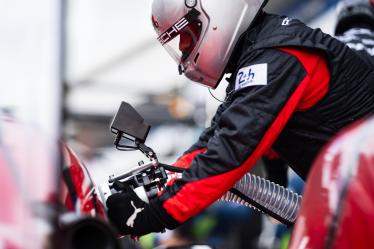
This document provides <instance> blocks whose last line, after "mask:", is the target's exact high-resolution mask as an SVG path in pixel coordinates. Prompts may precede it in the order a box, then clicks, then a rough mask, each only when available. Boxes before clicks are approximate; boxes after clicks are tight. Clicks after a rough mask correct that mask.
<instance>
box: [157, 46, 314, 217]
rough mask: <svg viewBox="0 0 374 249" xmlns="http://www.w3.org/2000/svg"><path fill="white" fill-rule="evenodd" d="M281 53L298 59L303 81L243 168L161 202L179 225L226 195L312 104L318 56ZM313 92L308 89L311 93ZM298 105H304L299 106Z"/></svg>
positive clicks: (190, 186) (190, 185)
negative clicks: (291, 121) (296, 114)
mask: <svg viewBox="0 0 374 249" xmlns="http://www.w3.org/2000/svg"><path fill="white" fill-rule="evenodd" d="M282 50H284V51H287V52H288V53H291V54H294V55H295V56H296V57H297V58H298V59H299V60H300V62H301V63H302V64H303V65H304V68H305V70H306V71H307V74H306V76H305V78H304V79H303V81H302V82H301V83H300V85H299V86H298V88H297V89H296V90H295V92H294V93H293V95H292V96H291V97H290V98H289V100H288V102H287V103H286V105H285V106H284V107H283V109H282V111H281V112H280V113H279V115H278V116H277V117H276V118H275V120H274V122H273V123H272V125H271V126H270V128H269V129H268V130H267V132H266V133H265V135H264V136H263V138H262V140H261V141H260V142H259V144H258V145H257V147H256V149H255V150H254V151H253V153H252V154H251V155H250V157H249V158H248V159H247V160H246V161H245V162H244V164H243V165H241V166H240V167H238V168H236V169H235V170H232V171H230V172H227V173H224V174H220V175H216V176H212V177H209V178H205V179H201V180H198V181H195V182H190V183H187V184H186V185H184V186H183V187H182V188H181V189H180V190H179V191H178V192H177V193H176V194H175V195H174V196H173V197H172V198H170V199H168V200H167V201H165V202H164V204H163V208H164V209H165V210H166V211H167V212H168V213H169V214H170V215H171V216H172V217H173V218H174V219H175V220H177V221H178V222H181V223H183V222H185V221H187V220H188V219H189V218H191V217H192V216H194V215H196V214H198V213H199V212H200V211H201V210H203V209H204V208H206V207H208V206H209V205H210V204H212V203H213V202H214V201H216V200H217V199H219V198H220V197H221V196H222V195H223V194H225V193H226V192H227V191H228V190H229V189H230V188H231V187H232V186H233V185H234V184H235V183H236V182H237V181H238V180H239V179H240V178H241V177H242V176H243V175H244V174H245V173H247V172H248V171H249V170H250V169H251V168H252V167H253V165H254V164H255V163H256V162H257V160H258V159H259V158H260V157H261V156H262V155H263V154H264V153H266V152H267V151H269V149H270V148H271V146H272V144H273V143H274V141H275V140H276V138H277V137H278V135H279V134H280V133H281V131H282V130H283V128H284V126H285V125H286V123H287V121H288V120H289V118H290V117H291V115H292V114H293V113H294V112H295V111H296V110H298V109H300V106H301V107H303V108H305V107H308V106H309V105H310V104H311V103H312V101H310V102H309V101H306V100H305V99H306V97H305V96H309V95H308V93H307V89H308V87H309V84H310V82H311V79H312V78H313V75H314V73H315V71H316V68H315V67H316V66H317V65H318V62H319V61H320V56H318V55H316V54H313V53H310V52H306V51H304V50H298V49H282ZM312 90H313V89H310V91H311V92H312ZM303 101H305V102H303ZM301 103H303V104H302V105H300V104H301Z"/></svg>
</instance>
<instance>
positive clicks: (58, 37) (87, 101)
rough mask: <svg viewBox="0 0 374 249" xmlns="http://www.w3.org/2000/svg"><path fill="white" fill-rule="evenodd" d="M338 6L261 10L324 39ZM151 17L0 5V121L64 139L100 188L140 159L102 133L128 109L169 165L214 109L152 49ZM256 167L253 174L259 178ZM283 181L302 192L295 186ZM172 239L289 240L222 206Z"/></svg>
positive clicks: (62, 5) (76, 5)
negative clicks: (304, 26) (137, 115)
mask: <svg viewBox="0 0 374 249" xmlns="http://www.w3.org/2000/svg"><path fill="white" fill-rule="evenodd" d="M336 2H337V1H336V0H313V1H302V0H283V1H270V3H269V4H268V6H267V11H268V12H275V13H280V14H287V15H289V16H291V17H295V18H299V19H301V20H303V21H305V22H306V23H308V24H309V25H311V26H312V27H320V28H322V29H323V30H324V31H325V32H327V33H332V30H333V28H334V24H335V8H334V7H335V4H336ZM149 13H150V1H149V0H136V1H135V0H133V1H131V0H105V1H104V0H74V1H69V0H34V1H25V0H12V1H10V0H0V34H1V40H0V54H1V56H0V85H1V90H0V113H1V116H0V117H1V118H2V119H4V118H11V119H15V120H20V121H22V122H26V123H27V124H29V125H31V126H33V127H35V128H36V129H38V130H40V131H42V132H43V134H45V135H46V136H48V137H50V138H51V139H59V138H62V139H63V140H64V141H65V142H66V143H67V144H68V145H69V146H71V147H72V148H73V149H74V150H75V151H76V153H77V154H78V155H79V156H80V158H81V160H82V161H83V162H84V163H85V164H86V166H87V167H88V169H89V171H90V173H91V175H92V177H93V180H94V181H95V182H96V183H100V182H104V181H106V180H107V179H108V176H109V175H111V174H119V173H121V172H123V171H125V170H127V169H129V168H132V167H135V166H136V165H137V162H138V161H139V160H142V159H144V158H143V156H142V155H141V154H140V153H138V152H134V153H132V152H127V153H123V152H119V151H116V150H115V148H114V146H113V140H114V137H113V136H112V134H111V133H110V130H109V125H110V122H111V119H112V117H113V115H114V114H115V112H116V111H117V109H118V107H119V105H120V103H121V101H126V102H128V103H130V104H132V105H133V106H134V107H135V108H136V109H137V110H138V112H139V113H140V114H141V115H142V116H143V117H144V118H145V120H146V122H147V123H148V124H151V125H152V129H151V133H150V135H149V136H148V141H147V145H148V146H150V147H152V148H153V149H154V150H155V151H156V152H157V153H158V155H159V158H160V160H161V161H162V162H164V163H173V162H174V161H175V160H176V159H177V158H178V157H179V156H180V155H181V154H182V153H183V151H184V150H185V149H187V148H188V147H189V146H190V145H191V144H192V143H193V142H194V141H195V140H196V139H197V137H198V135H199V134H200V132H201V131H202V129H203V128H204V127H206V125H208V124H209V121H210V118H211V117H212V115H213V114H214V112H215V110H216V108H217V106H218V105H219V104H220V103H219V102H218V101H217V100H215V99H214V98H213V97H212V96H211V95H210V94H209V92H208V90H207V89H206V88H204V87H201V86H199V85H196V84H194V83H191V82H189V81H188V80H187V79H186V78H184V77H183V76H179V75H178V71H177V65H176V64H175V63H174V61H173V60H172V59H171V58H170V57H169V55H168V54H167V53H166V51H164V49H163V48H162V47H161V46H160V44H159V43H158V42H157V40H156V36H155V34H154V32H153V29H152V26H151V23H150V14H149ZM225 87H226V83H225V82H222V83H221V84H220V87H219V88H218V89H216V90H215V91H213V94H214V95H215V96H216V97H217V98H218V99H223V98H224V89H225ZM28 142H29V143H30V142H32V141H28ZM56 163H57V162H56ZM259 164H260V165H259V167H258V168H257V169H256V170H257V173H258V174H261V175H263V174H264V172H263V169H262V168H261V163H259ZM289 176H290V179H292V180H290V181H289V183H292V184H293V183H294V186H293V187H294V189H295V190H298V191H301V188H302V187H301V186H300V182H299V180H298V179H296V178H295V177H294V176H293V174H292V172H290V173H289ZM234 214H235V215H234ZM177 233H178V234H177V235H178V236H179V237H183V238H187V239H191V240H199V241H203V242H205V243H209V244H211V245H214V246H216V248H229V249H230V248H236V249H239V248H287V241H288V234H289V233H288V232H287V229H286V228H285V227H283V226H281V225H276V224H274V222H272V221H271V220H269V219H268V218H266V217H262V216H261V214H259V213H257V212H256V211H252V210H249V209H247V208H243V207H239V206H236V205H223V204H216V205H213V206H212V207H211V208H210V209H208V210H207V211H206V212H205V213H204V214H203V215H200V216H199V217H197V218H196V219H195V220H193V221H191V222H190V223H189V224H187V225H186V226H185V227H183V228H182V229H181V230H180V231H177ZM173 236H176V234H175V233H174V234H173V233H172V232H167V233H165V234H162V235H151V236H148V237H145V238H143V239H142V241H141V244H142V247H143V248H153V247H155V246H157V245H158V244H160V243H163V242H164V241H168V240H170V238H172V237H173ZM178 236H177V237H178ZM0 248H1V246H0Z"/></svg>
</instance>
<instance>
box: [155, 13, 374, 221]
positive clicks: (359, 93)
mask: <svg viewBox="0 0 374 249" xmlns="http://www.w3.org/2000/svg"><path fill="white" fill-rule="evenodd" d="M357 32H358V33H357V34H356V35H368V36H370V37H371V39H373V40H374V34H373V33H371V32H370V31H368V30H367V31H362V30H361V31H357ZM342 37H345V38H342V39H347V40H349V39H350V41H351V42H353V38H354V37H356V38H357V36H355V35H351V36H350V38H349V37H347V35H343V36H342ZM352 37H353V38H352ZM353 43H354V42H353ZM353 43H352V44H353ZM356 44H357V43H356ZM351 46H353V47H354V46H355V44H353V45H351ZM356 49H358V48H357V47H356ZM358 50H360V49H358ZM373 61H374V59H373V58H371V57H370V56H369V55H368V53H367V51H365V53H362V48H361V52H357V51H355V50H354V49H350V48H349V47H348V46H347V45H345V44H344V43H343V42H340V41H339V40H338V39H335V38H333V37H331V36H329V35H327V34H324V33H323V32H322V31H321V30H319V29H315V30H314V29H311V28H309V27H307V26H305V25H304V24H303V23H301V22H300V21H298V20H294V19H290V18H288V17H285V16H277V15H270V14H265V13H264V14H263V15H262V16H260V17H259V18H258V19H257V21H256V23H255V25H253V26H252V27H251V28H250V29H249V30H248V31H247V32H246V33H245V34H244V35H243V37H242V38H241V41H240V43H239V45H238V46H237V48H236V50H235V52H234V55H233V57H232V59H231V61H230V65H231V68H233V70H232V75H231V77H230V78H229V79H228V81H229V85H228V88H227V90H226V92H227V98H226V101H225V102H224V103H223V104H221V106H220V107H219V108H218V110H217V113H216V114H215V116H214V118H213V120H212V123H211V126H210V127H208V128H207V129H205V131H204V132H203V133H202V134H201V136H200V138H199V140H198V141H197V142H196V143H195V144H194V145H192V146H191V148H190V149H189V150H188V151H187V152H186V153H185V154H184V156H182V157H181V158H180V159H179V160H178V161H177V162H176V163H175V165H178V166H180V167H185V168H188V169H187V170H186V171H185V173H183V176H182V177H181V178H176V179H173V181H171V182H170V183H169V186H168V187H167V188H166V189H165V191H164V192H163V193H162V194H161V195H160V197H159V198H158V199H156V200H153V201H152V202H151V203H150V205H151V208H152V209H153V210H154V211H155V212H156V213H157V214H158V216H159V217H160V220H162V223H164V225H165V226H166V227H167V228H174V227H175V226H177V225H178V224H180V223H183V222H185V221H186V220H188V219H189V218H190V217H192V216H194V215H196V214H197V213H199V212H200V211H201V210H202V209H204V208H206V207H207V206H209V205H210V204H212V203H213V202H214V201H216V200H217V199H219V198H220V197H221V196H222V195H223V194H224V193H226V192H227V191H228V190H229V189H230V188H231V187H232V186H233V185H234V184H235V182H236V181H238V180H239V179H240V178H241V177H242V176H243V175H244V174H245V173H247V172H248V171H249V170H250V169H251V167H252V166H253V165H254V164H255V162H256V161H257V160H258V159H259V158H260V157H261V156H262V155H263V154H265V153H266V152H267V151H269V150H274V151H275V152H277V153H278V154H279V155H280V157H281V158H282V159H283V160H285V161H286V162H287V163H288V164H289V165H290V167H291V168H292V169H293V170H294V171H295V172H296V173H297V174H299V175H300V176H301V177H302V178H303V179H306V178H307V176H308V171H309V169H310V167H311V165H312V163H313V160H314V158H315V157H316V155H317V153H318V152H319V151H320V150H321V148H322V147H323V146H324V145H325V144H326V143H327V142H328V141H329V140H330V139H331V137H332V136H334V135H335V134H336V133H337V132H338V131H339V130H340V129H342V128H343V127H345V126H346V125H348V124H350V123H352V122H354V121H355V120H358V119H360V118H362V117H364V116H367V115H370V114H372V113H374V90H373V88H374V63H373Z"/></svg>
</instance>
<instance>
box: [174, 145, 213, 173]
mask: <svg viewBox="0 0 374 249" xmlns="http://www.w3.org/2000/svg"><path fill="white" fill-rule="evenodd" d="M205 151H206V149H205V148H203V149H200V150H195V151H192V152H190V153H188V154H186V155H183V156H182V157H180V158H179V159H178V160H177V161H176V162H175V163H174V164H173V166H178V167H180V168H185V169H188V168H189V167H190V165H191V163H192V161H193V160H194V159H195V157H196V155H198V154H200V153H203V152H205Z"/></svg>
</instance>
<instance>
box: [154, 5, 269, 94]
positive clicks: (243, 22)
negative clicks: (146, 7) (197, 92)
mask: <svg viewBox="0 0 374 249" xmlns="http://www.w3.org/2000/svg"><path fill="white" fill-rule="evenodd" d="M266 3H267V0H152V22H153V26H154V28H155V30H156V33H157V35H158V40H159V42H161V44H162V45H163V46H164V47H165V48H166V50H167V51H168V52H169V54H170V55H171V56H172V57H173V58H174V59H175V60H176V62H177V63H178V65H179V72H180V73H184V74H185V75H186V76H187V77H188V78H189V79H191V80H193V81H195V82H199V83H201V84H203V85H206V86H208V87H211V88H216V87H217V85H218V82H219V81H220V80H221V78H222V76H223V74H224V70H225V67H226V65H227V63H228V61H229V59H230V56H231V54H232V52H233V50H234V48H235V45H236V43H237V41H238V40H239V38H240V36H241V35H242V34H243V33H244V32H245V31H246V30H247V29H248V27H249V25H250V24H251V23H252V21H253V20H254V18H255V17H256V15H257V14H258V13H259V12H260V10H261V9H262V8H263V7H264V6H265V4H266Z"/></svg>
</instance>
